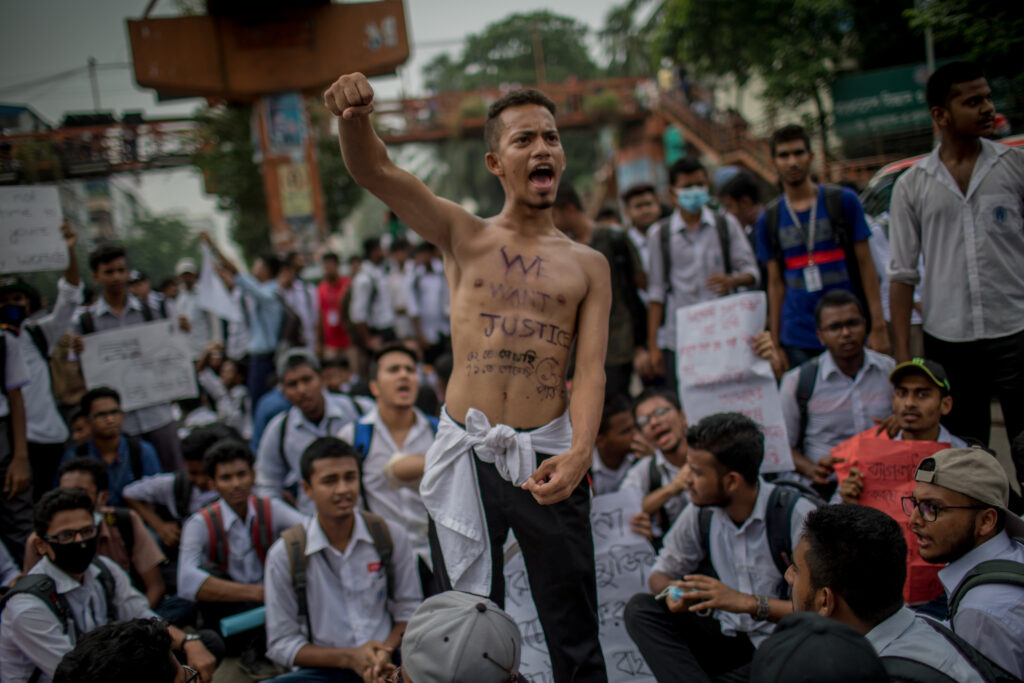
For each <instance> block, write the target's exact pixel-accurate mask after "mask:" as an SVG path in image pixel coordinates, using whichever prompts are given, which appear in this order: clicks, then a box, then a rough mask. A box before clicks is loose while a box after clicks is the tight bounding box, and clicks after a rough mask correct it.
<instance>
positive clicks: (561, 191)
mask: <svg viewBox="0 0 1024 683" xmlns="http://www.w3.org/2000/svg"><path fill="white" fill-rule="evenodd" d="M552 206H554V208H556V209H564V208H565V207H567V206H571V207H573V208H574V209H576V210H577V211H582V210H583V202H581V201H580V196H579V194H578V193H577V192H576V188H574V187H573V186H572V185H571V184H570V183H560V184H559V185H558V191H557V192H556V193H555V203H554V204H553V205H552Z"/></svg>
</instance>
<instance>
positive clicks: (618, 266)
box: [609, 229, 647, 348]
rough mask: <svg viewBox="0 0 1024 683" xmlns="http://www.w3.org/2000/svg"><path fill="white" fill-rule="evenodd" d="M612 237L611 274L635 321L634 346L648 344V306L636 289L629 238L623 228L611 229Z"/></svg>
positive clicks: (631, 319)
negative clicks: (616, 280) (616, 281)
mask: <svg viewBox="0 0 1024 683" xmlns="http://www.w3.org/2000/svg"><path fill="white" fill-rule="evenodd" d="M609 237H610V238H611V240H610V241H611V244H610V247H611V251H612V254H611V258H610V259H609V265H611V267H612V269H611V274H612V279H613V281H614V280H615V279H616V278H617V279H618V280H619V282H618V289H619V290H621V292H622V296H623V297H624V298H625V300H626V301H625V303H626V308H628V309H629V318H630V321H631V322H632V323H633V346H634V347H644V348H646V346H647V307H646V306H644V302H643V300H642V299H641V298H640V294H639V293H638V292H637V290H636V272H635V271H634V269H633V259H632V258H630V253H631V250H630V247H632V244H630V243H629V238H628V237H627V236H626V234H625V233H624V232H622V231H621V230H612V229H610V231H609Z"/></svg>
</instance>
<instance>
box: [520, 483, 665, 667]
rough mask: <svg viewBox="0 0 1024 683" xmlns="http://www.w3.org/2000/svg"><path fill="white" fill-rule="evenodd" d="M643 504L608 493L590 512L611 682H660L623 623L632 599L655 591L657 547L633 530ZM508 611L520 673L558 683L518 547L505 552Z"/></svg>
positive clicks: (636, 497) (635, 495)
mask: <svg viewBox="0 0 1024 683" xmlns="http://www.w3.org/2000/svg"><path fill="white" fill-rule="evenodd" d="M640 501H641V496H640V492H639V491H619V492H617V493H607V494H605V495H602V496H597V497H596V498H594V500H593V505H592V507H591V510H590V524H591V527H592V529H593V534H594V554H595V556H596V558H597V617H598V620H599V622H600V629H601V636H600V637H601V649H602V650H603V652H604V661H605V668H606V669H607V671H608V681H609V683H654V676H653V675H652V674H651V670H650V669H649V668H648V667H647V662H645V661H644V658H643V656H641V654H640V650H639V649H638V648H637V646H636V644H635V643H634V642H633V641H632V640H631V639H630V637H629V634H628V633H626V624H625V622H624V621H623V611H624V610H625V609H626V603H627V602H628V601H629V599H630V598H631V597H633V595H635V594H636V593H643V592H647V591H648V590H649V589H648V587H647V578H648V576H649V575H650V569H651V567H652V566H654V548H652V547H651V544H650V542H648V541H647V539H646V538H644V537H643V536H639V535H637V534H635V533H633V532H632V531H631V530H630V528H629V520H630V518H631V517H632V516H633V515H634V514H636V513H637V512H640ZM551 552H552V553H553V554H552V556H551V558H550V560H549V561H551V562H558V557H557V553H558V549H557V547H555V546H552V548H551ZM505 610H506V611H507V612H508V613H509V614H510V615H511V616H512V618H513V619H515V621H516V623H517V624H519V631H520V633H522V635H523V657H522V663H521V664H520V665H519V671H520V672H521V673H522V674H523V675H524V676H525V677H526V678H527V680H529V681H530V683H553V682H554V677H553V676H552V673H551V659H550V657H549V656H548V647H547V642H546V641H545V639H544V631H543V629H542V628H541V625H540V620H539V619H538V617H537V608H536V606H535V605H534V603H533V597H532V595H531V594H530V583H529V580H528V579H527V574H526V564H525V563H524V562H523V555H522V553H521V552H519V548H518V546H517V545H512V546H510V547H509V548H508V549H507V550H506V552H505Z"/></svg>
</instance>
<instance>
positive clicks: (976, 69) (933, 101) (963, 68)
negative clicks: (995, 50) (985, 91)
mask: <svg viewBox="0 0 1024 683" xmlns="http://www.w3.org/2000/svg"><path fill="white" fill-rule="evenodd" d="M979 78H985V71H984V70H983V69H982V68H981V67H980V66H979V65H977V64H975V63H974V62H950V63H949V64H943V65H942V66H940V67H939V68H938V69H936V70H935V72H934V73H933V74H932V75H931V76H929V77H928V83H927V85H925V88H924V92H925V99H926V100H927V101H928V108H929V109H930V108H932V107H948V106H949V102H950V100H952V99H953V98H954V97H956V95H957V89H956V86H957V84H958V83H968V82H970V81H976V80H978V79H979Z"/></svg>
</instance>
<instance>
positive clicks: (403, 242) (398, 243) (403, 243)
mask: <svg viewBox="0 0 1024 683" xmlns="http://www.w3.org/2000/svg"><path fill="white" fill-rule="evenodd" d="M410 249H412V245H411V244H409V240H407V239H405V238H404V237H396V238H395V239H393V240H391V248H390V249H389V250H388V251H390V252H391V253H392V254H393V253H395V252H396V251H409V250H410Z"/></svg>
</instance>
